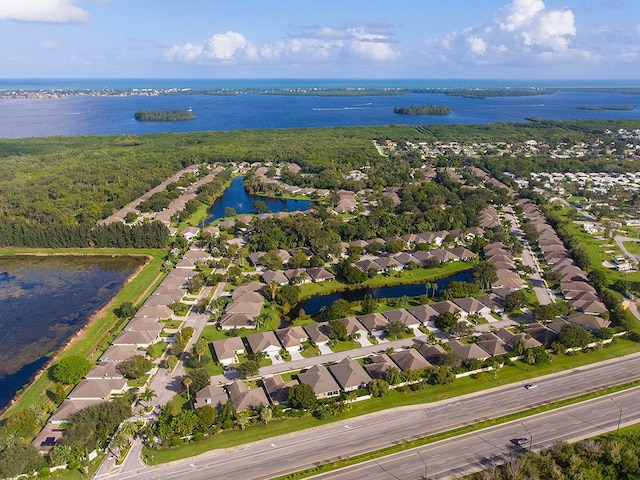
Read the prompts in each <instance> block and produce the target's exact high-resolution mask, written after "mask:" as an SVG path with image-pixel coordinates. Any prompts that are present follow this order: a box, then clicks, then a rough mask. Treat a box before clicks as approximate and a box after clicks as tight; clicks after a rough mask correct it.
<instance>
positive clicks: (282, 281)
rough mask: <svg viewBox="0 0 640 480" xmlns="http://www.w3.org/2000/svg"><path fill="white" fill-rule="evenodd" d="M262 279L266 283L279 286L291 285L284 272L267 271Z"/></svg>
mask: <svg viewBox="0 0 640 480" xmlns="http://www.w3.org/2000/svg"><path fill="white" fill-rule="evenodd" d="M260 278H261V280H262V281H263V282H264V283H277V284H278V285H288V284H289V279H288V278H287V276H286V275H285V274H284V272H283V271H282V270H266V271H265V272H263V273H262V275H261V276H260Z"/></svg>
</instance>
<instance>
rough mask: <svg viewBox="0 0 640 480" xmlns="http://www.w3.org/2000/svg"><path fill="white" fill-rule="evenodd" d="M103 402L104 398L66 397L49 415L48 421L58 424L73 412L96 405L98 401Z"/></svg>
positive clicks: (66, 419)
mask: <svg viewBox="0 0 640 480" xmlns="http://www.w3.org/2000/svg"><path fill="white" fill-rule="evenodd" d="M104 402H105V400H102V399H83V400H70V399H68V398H67V399H65V401H64V402H62V403H61V404H60V406H59V407H58V408H57V409H56V411H55V412H54V413H53V415H51V418H49V422H50V423H53V424H54V425H60V424H61V423H65V422H67V421H68V420H69V418H71V416H72V415H73V414H74V413H78V412H79V411H80V410H82V409H84V408H87V407H91V406H93V405H98V404H99V403H104Z"/></svg>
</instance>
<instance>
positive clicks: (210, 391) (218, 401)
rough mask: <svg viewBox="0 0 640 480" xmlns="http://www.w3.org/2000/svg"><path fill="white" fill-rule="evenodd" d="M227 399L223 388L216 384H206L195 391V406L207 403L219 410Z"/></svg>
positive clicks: (198, 406)
mask: <svg viewBox="0 0 640 480" xmlns="http://www.w3.org/2000/svg"><path fill="white" fill-rule="evenodd" d="M227 400H229V396H228V395H227V392H226V391H225V389H224V388H222V387H219V386H217V385H207V386H206V387H204V388H203V389H201V390H198V392H197V393H196V402H195V407H196V408H200V407H204V406H205V405H209V406H210V407H211V408H215V409H216V410H218V412H220V410H221V409H222V407H223V406H224V404H225V403H227Z"/></svg>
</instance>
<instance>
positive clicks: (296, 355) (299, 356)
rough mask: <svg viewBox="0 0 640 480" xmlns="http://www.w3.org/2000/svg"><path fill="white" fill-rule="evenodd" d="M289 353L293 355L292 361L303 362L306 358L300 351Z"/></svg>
mask: <svg viewBox="0 0 640 480" xmlns="http://www.w3.org/2000/svg"><path fill="white" fill-rule="evenodd" d="M289 353H290V354H291V361H293V360H302V359H303V358H304V357H303V356H302V354H301V353H300V351H299V350H294V351H293V352H289Z"/></svg>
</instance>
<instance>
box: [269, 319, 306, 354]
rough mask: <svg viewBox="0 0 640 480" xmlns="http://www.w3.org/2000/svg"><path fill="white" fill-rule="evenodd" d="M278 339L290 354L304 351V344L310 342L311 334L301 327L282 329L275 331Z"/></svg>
mask: <svg viewBox="0 0 640 480" xmlns="http://www.w3.org/2000/svg"><path fill="white" fill-rule="evenodd" d="M275 334H276V337H278V340H280V343H281V344H282V346H283V347H284V349H285V350H287V351H288V352H292V351H300V350H302V343H303V342H306V341H307V340H309V334H308V333H307V332H306V331H305V330H304V328H302V327H301V326H298V325H296V326H293V327H289V328H281V329H278V330H276V331H275Z"/></svg>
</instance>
